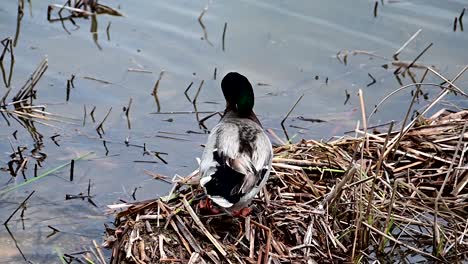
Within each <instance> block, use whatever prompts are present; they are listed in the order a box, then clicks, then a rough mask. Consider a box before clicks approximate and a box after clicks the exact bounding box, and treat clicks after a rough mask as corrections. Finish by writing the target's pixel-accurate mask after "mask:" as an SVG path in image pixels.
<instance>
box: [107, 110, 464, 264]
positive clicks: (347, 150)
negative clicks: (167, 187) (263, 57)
mask: <svg viewBox="0 0 468 264" xmlns="http://www.w3.org/2000/svg"><path fill="white" fill-rule="evenodd" d="M467 120H468V111H467V110H461V111H459V112H451V111H447V110H441V111H439V112H437V113H436V114H434V115H433V116H431V117H428V118H424V117H422V116H420V117H418V118H416V119H414V120H413V121H412V122H410V123H409V124H408V125H407V126H405V127H404V128H402V129H401V130H400V129H399V130H398V131H392V125H390V128H389V130H388V131H387V132H384V133H381V132H379V131H372V132H371V131H365V130H359V129H356V136H355V137H343V138H340V139H336V140H333V141H330V142H319V141H315V140H302V141H301V142H299V143H297V144H291V145H284V146H280V147H276V148H275V149H274V153H275V158H274V160H273V169H272V175H271V177H270V179H269V181H268V184H267V185H266V187H265V188H264V190H263V191H262V193H261V195H260V196H259V197H258V198H257V199H256V200H255V201H254V203H253V205H252V206H253V208H254V211H253V213H252V214H251V216H249V217H246V218H232V217H230V216H228V215H220V216H207V215H203V214H201V213H200V212H199V208H198V201H199V199H201V198H202V197H203V191H202V190H201V189H200V187H199V186H198V185H197V177H196V175H197V172H196V171H195V172H194V173H193V174H192V175H190V176H188V177H184V178H181V177H178V178H176V179H174V180H173V181H174V182H175V183H174V186H173V189H172V191H171V192H170V194H169V195H168V196H166V197H162V198H159V199H154V200H149V201H144V202H137V203H134V204H120V205H113V206H110V207H111V208H113V209H120V212H119V213H118V214H117V216H116V223H117V227H116V228H115V229H113V228H108V230H107V238H106V242H105V243H106V244H107V245H108V246H109V247H111V248H112V257H111V263H177V262H179V263H314V262H340V263H342V262H345V261H358V260H367V261H368V260H374V259H383V260H386V261H392V260H402V259H409V260H411V259H412V260H430V261H461V260H463V259H464V260H466V259H468V258H467V256H468V253H467V252H468V237H467V236H468V226H467V225H468V220H467V219H468V209H467V208H468V191H467V189H466V185H467V183H468V169H467V168H468V157H467V156H468V153H467V149H468V129H467V123H468V122H467Z"/></svg>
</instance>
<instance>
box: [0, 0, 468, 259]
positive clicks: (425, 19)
mask: <svg viewBox="0 0 468 264" xmlns="http://www.w3.org/2000/svg"><path fill="white" fill-rule="evenodd" d="M62 2H64V1H62ZM379 2H380V1H379ZM53 3H56V4H62V3H61V2H54V1H37V0H31V5H32V10H30V9H29V4H28V1H25V9H24V11H25V12H24V17H23V19H22V21H21V27H20V32H19V37H18V42H17V46H16V47H15V48H14V54H15V65H14V73H13V79H12V85H11V87H12V89H13V92H12V93H11V94H12V95H13V94H15V93H16V91H17V90H18V89H19V88H20V87H21V86H22V85H23V84H24V82H25V81H26V80H27V78H28V77H29V75H30V74H31V73H32V72H33V71H34V69H35V68H36V66H37V65H38V64H39V62H40V61H41V60H42V59H43V58H45V57H47V58H48V65H49V68H48V70H47V71H46V73H45V74H44V76H43V77H42V79H41V80H40V82H39V83H38V84H37V86H36V88H37V97H38V99H37V101H36V104H45V105H46V106H47V108H46V111H48V112H50V113H54V114H59V115H61V116H66V117H71V118H75V119H76V120H69V121H70V122H72V123H73V124H68V123H63V122H53V121H45V122H46V123H47V124H50V125H53V127H51V126H44V125H42V124H39V123H36V128H37V129H38V132H39V133H41V134H42V135H43V136H44V138H43V141H44V146H43V148H42V151H43V152H44V153H46V154H47V155H48V156H47V159H46V160H45V161H44V162H42V164H41V165H42V167H40V168H39V170H38V173H39V174H40V173H43V172H46V171H47V170H49V169H52V168H54V167H57V166H58V165H60V164H63V163H65V162H67V161H69V160H70V159H73V158H75V157H76V156H77V155H80V154H84V153H87V152H89V151H93V152H94V153H95V154H94V155H93V156H92V158H91V159H89V160H87V161H78V162H76V164H75V175H74V181H73V182H70V181H69V170H68V169H64V170H61V171H60V172H57V173H55V174H53V175H51V176H48V177H46V178H44V179H41V180H40V181H37V182H35V183H33V184H29V185H27V186H24V187H22V188H19V189H17V190H15V191H13V192H9V193H8V194H6V195H2V196H0V215H2V217H0V221H2V222H3V221H5V220H6V218H7V217H8V216H9V215H10V214H11V213H12V212H13V210H14V209H16V208H17V207H18V205H19V204H20V203H21V201H23V200H24V199H25V198H26V196H27V195H28V194H29V193H30V192H32V191H33V190H35V191H36V192H35V193H34V195H33V196H32V198H31V199H30V200H29V201H28V202H27V209H26V210H25V212H24V221H21V220H20V213H21V210H20V211H19V212H18V213H17V214H16V215H15V216H14V217H13V218H12V220H11V221H10V222H9V227H10V230H11V232H12V234H13V235H14V237H15V238H16V240H17V242H18V246H19V247H20V248H21V249H22V251H23V253H24V254H25V256H26V258H27V259H28V260H31V261H32V262H34V263H54V262H55V263H56V262H59V259H58V257H57V256H58V253H56V251H57V250H59V251H61V252H64V253H70V252H75V251H80V250H82V249H83V247H84V246H87V245H91V240H93V239H94V240H96V241H97V242H98V243H100V242H101V238H102V234H103V230H104V229H103V223H105V222H110V221H112V217H109V216H106V215H104V211H105V210H106V205H107V204H112V203H114V202H118V200H119V199H123V200H127V201H131V200H133V198H132V196H131V194H132V192H133V190H134V189H135V188H138V189H137V191H136V198H137V199H138V200H142V199H149V198H154V197H156V196H159V195H162V194H164V193H165V192H166V191H167V190H168V188H169V185H168V184H166V183H164V182H161V181H156V180H153V179H151V177H150V176H148V175H146V174H145V173H144V171H145V170H149V171H154V172H158V173H160V174H163V175H168V176H170V177H172V176H173V175H174V174H179V175H186V174H188V173H190V172H191V171H193V170H194V169H195V168H196V166H197V163H196V160H195V158H196V157H199V156H200V154H201V151H202V147H201V146H200V144H203V143H204V141H205V139H206V135H205V134H197V133H187V131H195V132H203V131H202V130H200V129H199V127H198V124H197V121H196V118H195V115H194V114H151V113H153V112H156V111H157V105H156V103H155V99H154V97H153V96H151V92H152V90H153V87H154V85H155V82H156V81H157V79H158V77H159V74H160V72H161V71H162V70H164V71H165V73H164V75H163V76H162V79H161V81H160V84H159V89H158V97H159V100H160V107H161V112H167V111H192V110H193V106H192V104H191V103H190V102H189V101H188V100H187V99H186V97H185V95H184V90H185V89H186V87H187V86H188V85H189V83H190V82H193V83H194V84H193V86H192V88H191V89H190V91H189V94H190V97H191V98H193V97H194V95H195V93H196V91H197V89H198V86H199V84H200V82H201V80H204V85H203V86H202V89H201V92H200V94H199V97H198V100H197V101H198V103H197V108H198V110H199V111H219V110H222V109H223V104H224V102H223V98H222V94H221V91H220V88H219V85H220V80H221V78H222V76H223V75H224V74H225V73H227V72H229V71H238V72H241V73H243V74H244V75H246V76H247V77H248V78H249V79H250V80H251V82H252V83H253V84H254V89H255V93H256V104H255V109H256V112H257V114H258V116H259V118H260V120H261V121H262V122H263V124H264V127H266V128H271V129H273V130H274V131H275V132H276V134H277V135H278V136H280V137H284V134H283V131H282V130H281V127H280V122H281V120H282V119H283V117H284V116H285V114H286V113H287V112H288V110H289V109H290V108H291V106H292V105H293V104H294V103H295V101H296V100H297V98H299V97H300V96H301V95H302V94H305V95H304V98H303V99H302V101H301V102H300V103H299V104H298V106H297V107H296V108H295V109H294V111H293V112H292V114H291V118H290V119H288V121H286V126H287V128H288V132H289V135H290V136H291V137H292V138H293V139H292V140H293V141H297V140H299V139H300V138H316V139H320V138H324V139H328V138H330V137H331V136H335V135H337V136H340V135H342V134H343V132H345V131H349V130H352V129H354V127H355V125H356V122H357V121H358V120H359V119H360V117H361V114H360V106H359V100H358V97H357V91H358V89H363V91H364V97H365V102H366V105H367V111H368V112H370V111H371V110H372V109H373V107H374V105H375V104H377V103H378V102H379V100H380V99H382V98H383V97H384V96H385V95H387V94H388V93H390V92H391V91H393V90H395V89H397V88H398V87H400V84H399V83H398V82H397V80H396V79H395V77H394V75H393V73H392V72H393V70H394V68H390V69H388V70H386V69H384V68H382V67H381V66H382V65H383V64H387V63H388V62H389V61H387V60H384V59H381V58H377V57H370V56H367V55H355V56H353V55H349V56H348V58H347V65H344V64H343V63H341V62H340V61H339V60H338V59H337V58H336V54H337V53H338V52H339V51H345V50H348V51H352V50H362V51H369V52H373V53H375V54H377V55H381V56H385V57H386V58H391V57H392V55H393V53H394V52H395V51H396V50H397V49H398V48H399V47H400V46H401V45H402V44H403V43H404V42H405V41H406V40H407V39H408V38H409V37H411V35H413V34H414V33H415V32H416V31H417V30H418V29H422V32H421V33H420V34H419V36H418V37H417V38H416V39H415V40H414V41H413V42H411V44H410V45H409V46H408V47H407V48H406V49H404V51H403V52H402V53H401V55H400V56H399V57H400V59H402V60H406V61H411V60H413V59H414V58H415V57H416V56H417V55H418V54H419V53H420V52H421V51H422V50H423V49H424V48H425V47H426V46H427V45H428V44H429V43H431V42H432V43H433V46H432V47H431V48H430V49H429V50H428V51H427V52H426V53H425V54H424V55H423V56H422V57H421V58H420V59H419V60H418V62H419V63H422V64H425V65H434V66H436V67H437V68H438V69H439V70H440V71H441V73H442V74H444V75H446V76H447V77H449V78H453V76H455V75H456V73H458V72H459V71H460V70H461V69H462V68H463V67H464V66H465V65H466V64H467V63H468V54H467V52H466V47H467V43H468V32H467V31H468V29H466V30H465V31H464V32H461V31H460V30H459V29H458V30H457V31H456V32H453V19H454V17H455V16H458V15H459V14H460V12H461V10H462V9H463V7H467V4H468V3H467V2H466V1H462V0H458V1H456V0H448V1H437V0H431V1H428V0H414V1H390V2H388V1H385V4H384V5H383V6H382V5H381V4H380V5H379V8H378V16H377V17H376V18H374V15H373V8H374V1H364V0H360V1H337V0H327V1H325V0H322V1H253V0H245V1H188V0H187V1H152V0H140V1H122V0H119V1H100V3H103V4H107V5H109V6H112V7H115V8H117V7H119V11H120V12H122V13H123V14H124V15H125V16H124V17H111V16H106V15H102V16H99V17H98V26H99V30H98V43H99V45H100V46H101V47H102V50H99V49H98V47H97V45H96V44H95V43H94V42H93V39H92V34H91V33H90V25H91V20H90V19H88V20H85V19H75V21H76V23H77V25H78V26H79V28H78V29H77V28H75V26H73V25H72V24H71V23H69V22H66V23H65V26H66V27H67V28H68V29H69V30H70V31H71V34H70V35H69V34H67V33H66V32H65V31H64V29H63V28H62V26H61V24H60V23H49V22H48V21H47V19H46V13H47V6H48V5H49V4H53ZM205 7H208V10H207V11H206V13H205V15H204V16H203V20H202V21H203V23H204V24H205V26H206V30H207V34H208V40H209V41H210V42H211V43H212V45H210V44H209V43H208V42H207V41H206V40H205V39H203V31H202V28H201V27H200V25H199V23H198V21H197V18H198V16H199V15H200V13H201V11H202V10H203V8H205ZM30 11H31V12H32V15H31V14H30ZM16 12H17V2H16V1H13V0H10V1H1V3H0V39H4V38H7V37H12V38H13V37H14V35H15V31H16V24H17V14H16ZM225 22H226V23H227V30H226V38H225V51H223V50H222V41H221V40H222V33H223V27H224V23H225ZM108 23H111V25H110V28H109V33H110V40H108V39H107V35H106V27H107V26H108ZM465 27H466V28H468V25H466V26H465ZM0 48H1V47H0ZM1 50H2V49H0V51H1ZM342 54H343V52H342ZM215 68H216V69H217V78H216V80H214V79H213V75H214V69H215ZM129 69H130V70H131V69H140V70H145V71H150V72H151V73H143V72H134V71H129ZM414 72H415V73H416V75H417V78H418V79H419V78H421V75H422V73H423V72H422V71H421V70H415V71H414ZM368 73H370V74H371V75H372V76H373V77H374V78H375V79H376V83H375V84H373V85H371V86H369V87H367V84H369V83H370V82H371V81H372V80H371V78H370V77H369V76H368ZM71 75H75V76H76V78H75V81H74V85H75V88H73V89H72V90H71V94H70V100H69V102H66V101H65V98H66V83H67V80H68V79H70V78H71ZM467 76H468V75H465V76H463V77H462V78H460V79H459V80H458V81H457V84H458V85H459V87H462V88H463V87H467V84H468V77H467ZM85 77H91V78H95V79H99V80H104V81H106V82H107V83H103V82H98V81H95V80H91V79H89V78H85ZM402 81H403V83H404V84H408V83H411V81H410V80H409V79H408V78H406V79H403V80H402ZM426 81H427V82H433V83H440V82H441V80H440V79H438V78H437V77H434V76H433V75H431V74H429V75H428V77H427V78H426ZM0 83H1V84H0V87H2V86H3V81H2V82H0ZM259 83H260V84H261V85H258V84H259ZM262 84H268V85H262ZM423 90H424V92H425V93H427V92H428V93H429V98H431V97H432V96H434V95H436V94H437V92H438V88H425V87H423ZM5 91H6V89H5V88H3V87H2V88H0V95H1V96H3V93H4V92H5ZM345 91H346V92H347V93H349V95H350V98H349V101H348V102H347V104H346V105H345V104H344V102H345V99H346V92H345ZM465 91H466V90H465ZM11 97H12V96H10V97H9V98H8V100H7V102H9V101H11ZM130 98H132V100H133V102H132V106H131V108H130V120H131V129H128V127H127V119H126V117H125V113H124V112H123V111H122V108H123V107H124V106H127V104H128V102H129V99H130ZM410 100H411V96H410V89H408V90H405V91H403V92H401V93H399V94H397V95H395V96H394V97H392V98H391V99H390V100H388V101H387V102H386V103H385V104H384V105H383V106H382V108H380V109H379V111H378V112H377V115H376V116H375V117H374V118H373V120H372V121H371V124H370V125H377V124H380V123H385V122H387V121H389V120H392V119H395V120H401V119H402V118H403V117H404V115H405V113H406V109H407V106H408V104H409V101H410ZM451 102H452V103H456V104H458V105H459V106H464V107H466V106H467V105H468V104H467V103H466V102H464V101H462V100H461V99H458V98H454V99H453V100H452V101H451ZM425 103H427V101H425V100H424V99H422V98H421V100H420V101H419V104H418V105H417V106H416V108H420V107H422V106H423V105H424V104H425ZM84 106H86V109H87V117H86V122H85V125H84V126H83V120H82V119H83V109H84ZM94 106H95V107H96V109H95V111H94V116H95V118H96V122H93V121H92V120H91V117H90V115H89V113H90V112H91V110H92V109H93V107H94ZM111 107H112V111H111V113H110V115H109V117H108V119H107V120H106V122H105V123H104V129H105V135H104V136H103V138H104V139H105V140H106V146H107V149H108V152H107V151H106V149H105V147H104V145H103V141H102V140H101V139H99V136H98V134H97V133H96V130H95V129H96V127H97V126H98V124H99V123H100V122H101V120H102V119H103V118H104V116H105V115H106V113H107V111H108V110H109V109H110V108H111ZM204 116H206V114H201V117H204ZM298 116H303V117H306V118H314V119H322V120H325V121H327V122H323V123H311V122H306V121H301V120H297V119H294V118H295V117H298ZM168 119H171V120H172V122H169V121H167V120H168ZM217 120H218V118H217V117H214V118H211V119H209V120H208V121H207V122H206V125H207V127H208V128H211V127H212V126H213V125H214V124H215V123H216V122H217ZM10 121H11V125H10V126H8V125H7V123H6V122H4V120H3V119H1V120H0V155H1V164H0V166H1V167H6V163H7V162H8V161H9V159H10V158H9V155H10V154H11V153H12V150H11V147H10V142H11V144H12V145H13V146H14V147H16V146H26V147H27V148H28V151H26V152H25V153H27V154H30V150H32V149H33V148H34V146H33V144H34V141H33V140H32V138H31V136H30V135H29V134H28V132H27V130H26V129H24V128H23V127H21V126H20V125H19V124H18V123H17V122H15V121H14V120H10ZM291 125H292V126H293V127H290V126H291ZM16 130H17V131H18V132H17V135H16V136H17V140H15V138H14V137H13V136H12V134H13V132H14V131H16ZM56 134H59V135H60V136H59V137H57V138H56V139H57V140H58V141H59V145H60V146H57V145H55V144H54V143H53V141H52V140H51V139H50V137H51V136H53V135H56ZM168 137H172V138H177V139H182V140H175V139H170V138H168ZM126 138H129V142H130V144H135V145H140V146H142V145H143V144H145V145H146V148H147V150H149V151H160V152H165V153H167V155H162V156H161V157H162V158H163V159H164V160H166V161H167V163H168V164H164V163H162V162H161V161H160V160H159V159H157V158H155V157H151V156H148V155H146V156H143V150H142V149H141V148H138V147H132V146H130V147H127V146H126V145H125V143H124V142H125V139H126ZM135 161H150V162H157V163H148V162H145V163H142V162H135ZM33 164H34V161H33V159H32V158H30V162H29V164H28V169H27V170H26V175H27V177H28V178H29V177H32V175H33V168H34V165H33ZM10 178H11V176H10V175H9V173H8V172H7V171H1V172H0V184H1V185H2V186H0V188H3V187H5V185H6V184H7V182H9V180H10ZM89 180H91V183H92V188H91V194H92V195H94V197H93V201H95V203H96V204H97V205H98V207H97V208H96V207H94V206H93V205H91V204H90V203H88V202H87V201H86V200H84V201H83V200H68V201H65V195H66V194H79V193H80V192H83V193H86V192H87V187H88V181H89ZM23 181H24V180H23V178H22V176H18V177H17V178H16V183H21V182H23ZM12 184H14V183H11V182H10V183H8V185H10V186H11V185H12ZM23 224H24V228H23ZM49 225H50V226H53V227H54V228H57V229H59V230H60V231H61V232H60V233H58V234H55V235H53V236H51V237H47V236H48V235H49V234H50V233H51V232H52V230H51V229H50V228H48V226H49ZM21 261H22V257H21V256H20V254H19V252H18V250H17V249H16V246H15V244H14V241H13V240H12V238H11V237H10V235H9V234H8V232H7V231H6V230H5V229H4V228H3V227H2V228H0V263H16V262H21Z"/></svg>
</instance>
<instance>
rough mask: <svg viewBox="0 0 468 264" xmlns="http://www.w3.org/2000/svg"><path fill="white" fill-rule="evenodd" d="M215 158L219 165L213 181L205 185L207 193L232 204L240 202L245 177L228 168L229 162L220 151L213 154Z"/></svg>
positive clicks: (213, 175) (212, 178)
mask: <svg viewBox="0 0 468 264" xmlns="http://www.w3.org/2000/svg"><path fill="white" fill-rule="evenodd" d="M213 158H214V160H215V161H216V162H217V163H218V165H217V166H216V171H215V173H213V174H212V175H211V180H210V181H208V182H207V183H206V184H205V185H204V187H205V189H206V193H207V194H208V195H210V196H212V197H215V196H218V197H222V198H224V199H226V200H227V201H228V202H230V203H232V204H235V203H237V202H239V200H240V198H241V196H242V195H243V193H241V192H240V189H241V186H242V183H243V182H244V178H245V175H244V174H242V173H240V172H238V171H235V170H234V169H232V168H231V167H230V166H228V163H227V160H226V159H225V158H224V157H223V156H222V155H220V154H219V153H218V151H214V152H213Z"/></svg>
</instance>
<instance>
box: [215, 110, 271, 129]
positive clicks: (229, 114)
mask: <svg viewBox="0 0 468 264" xmlns="http://www.w3.org/2000/svg"><path fill="white" fill-rule="evenodd" d="M224 118H226V119H229V118H246V119H250V120H252V121H254V122H255V123H257V124H258V125H259V126H260V127H263V126H262V124H261V123H260V120H258V118H257V115H256V114H255V113H254V111H251V112H250V114H249V115H247V116H240V115H239V114H238V113H237V111H236V109H232V108H229V107H226V110H224V114H223V119H224Z"/></svg>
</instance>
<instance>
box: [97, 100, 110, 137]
mask: <svg viewBox="0 0 468 264" xmlns="http://www.w3.org/2000/svg"><path fill="white" fill-rule="evenodd" d="M111 111H112V107H111V108H109V111H107V114H106V115H105V116H104V119H102V121H101V123H99V125H98V126H97V127H96V132H97V133H98V135H99V137H101V138H102V135H103V134H105V132H104V122H106V120H107V117H109V115H110V113H111Z"/></svg>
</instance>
